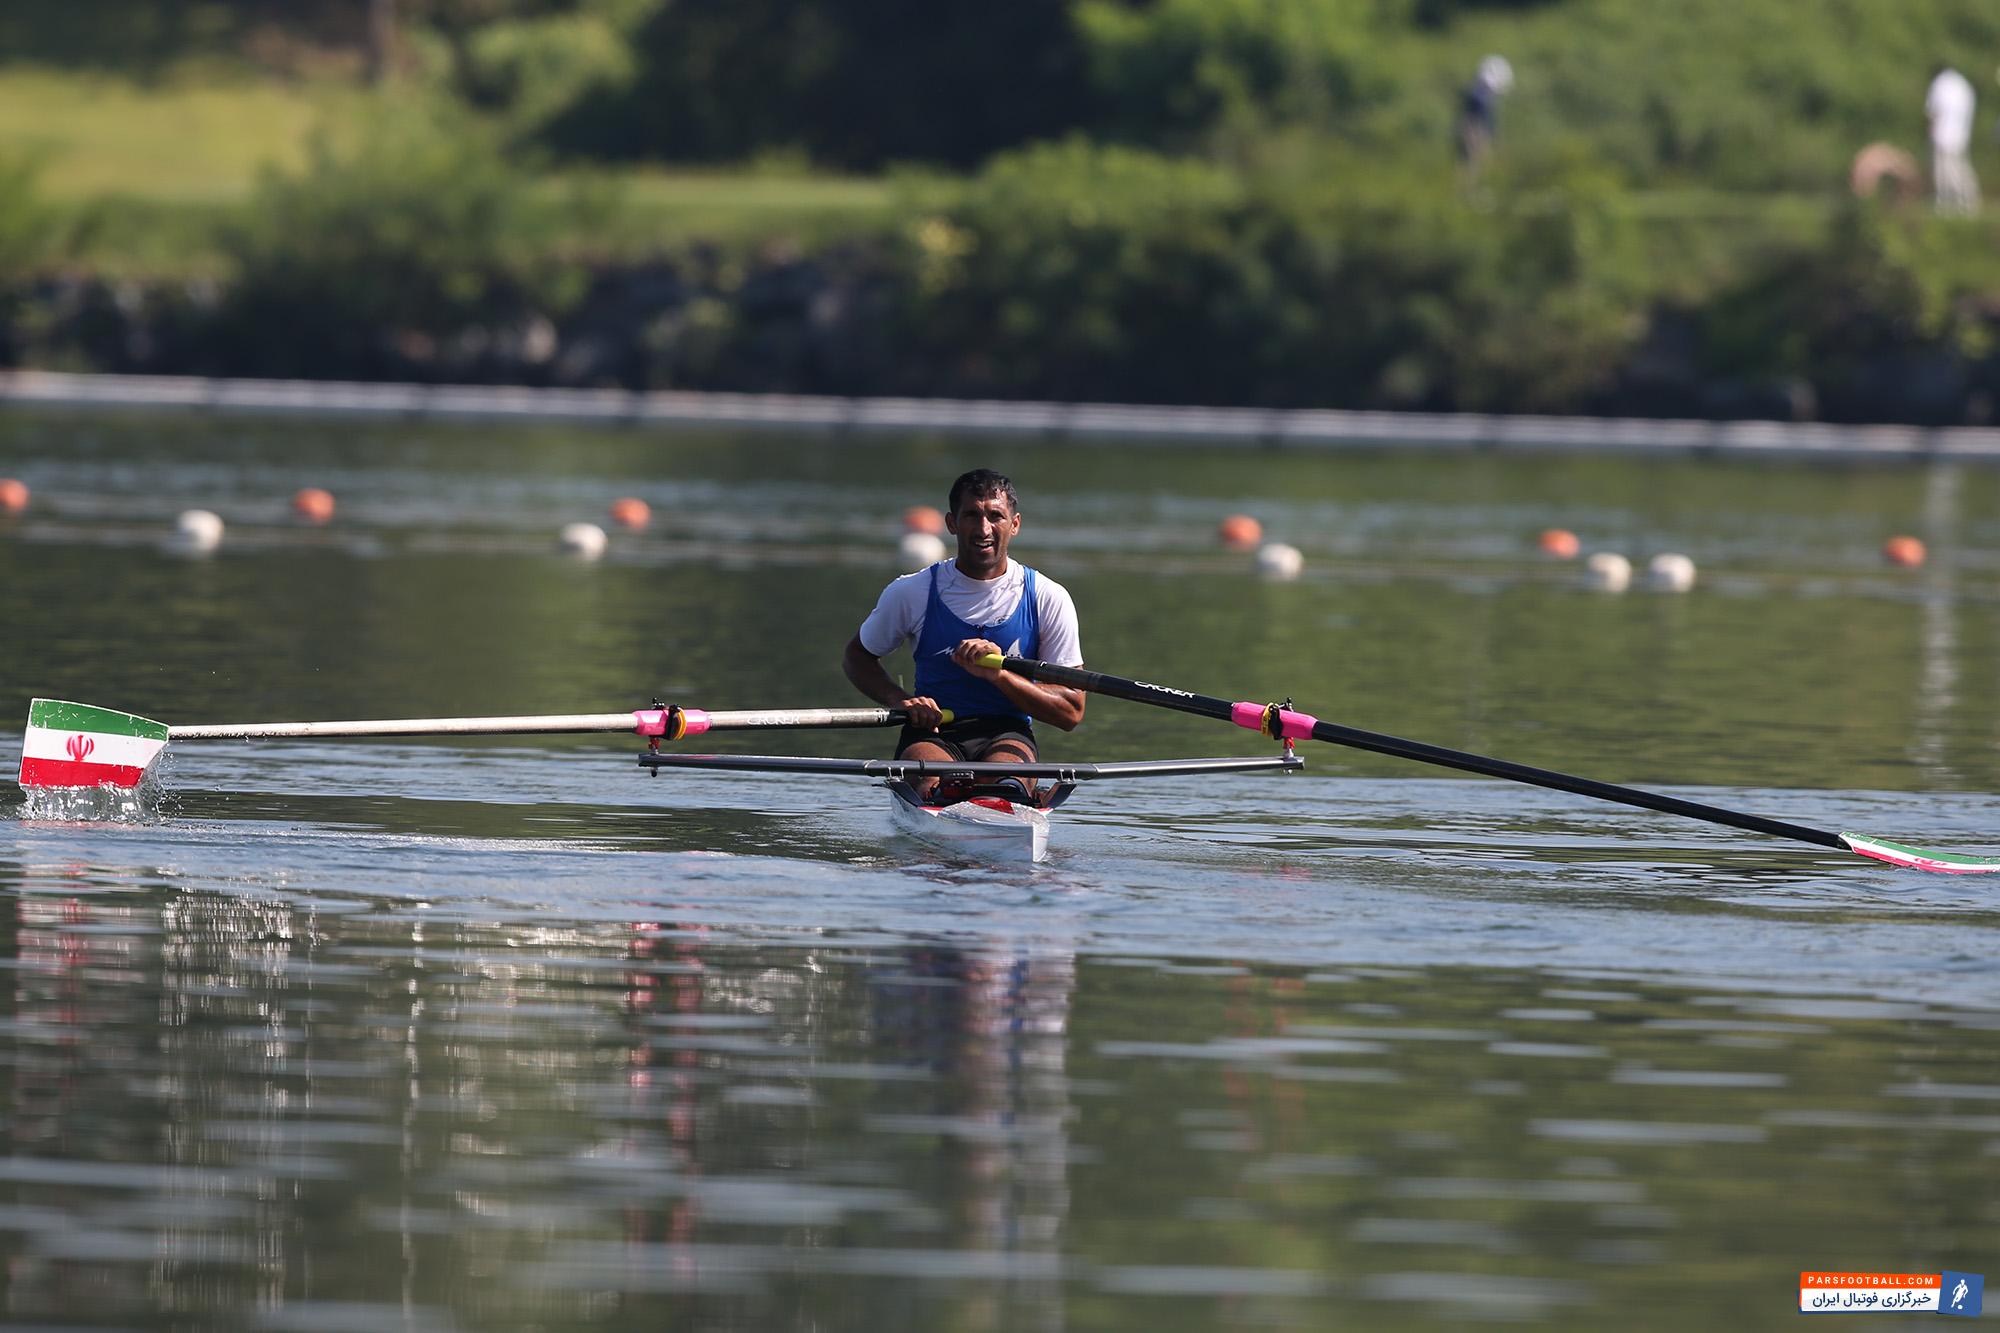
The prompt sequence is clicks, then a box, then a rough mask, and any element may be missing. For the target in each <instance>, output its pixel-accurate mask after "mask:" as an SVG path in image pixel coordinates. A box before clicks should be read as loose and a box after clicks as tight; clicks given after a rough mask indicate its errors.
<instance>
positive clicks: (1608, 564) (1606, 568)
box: [1583, 551, 1632, 592]
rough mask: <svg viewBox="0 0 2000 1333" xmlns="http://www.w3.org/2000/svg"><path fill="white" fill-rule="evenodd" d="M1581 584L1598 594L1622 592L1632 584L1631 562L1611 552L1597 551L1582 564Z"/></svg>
mask: <svg viewBox="0 0 2000 1333" xmlns="http://www.w3.org/2000/svg"><path fill="white" fill-rule="evenodd" d="M1583 583H1584V586H1585V587H1587V588H1595V589H1597V590H1598V591H1599V592H1624V591H1625V589H1626V588H1628V587H1630V586H1631V584H1632V562H1631V561H1630V560H1627V559H1626V558H1625V557H1624V556H1622V555H1618V554H1617V553H1615V552H1612V551H1599V552H1597V554H1595V555H1593V556H1591V557H1590V559H1588V560H1586V561H1584V562H1583Z"/></svg>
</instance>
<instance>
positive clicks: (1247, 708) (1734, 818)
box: [981, 653, 2000, 874]
mask: <svg viewBox="0 0 2000 1333" xmlns="http://www.w3.org/2000/svg"><path fill="white" fill-rule="evenodd" d="M981 665H982V666H989V667H1000V668H1004V669H1005V670H1008V671H1012V672H1014V673H1016V674H1017V675H1022V676H1026V677H1027V678H1028V679H1029V680H1038V681H1044V682H1046V683H1048V684H1050V685H1066V686H1068V687H1069V688H1071V689H1076V690H1088V691H1090V692H1091V693H1093V694H1108V695H1110V696H1112V697H1113V698H1117V699H1130V700H1132V701H1133V702H1135V703H1142V704H1153V705H1155V706H1156V707H1160V708H1171V709H1174V710H1176V711H1177V712H1182V713H1194V714H1196V715H1197V716H1200V717H1212V718H1216V719H1219V720H1220V721H1223V722H1233V723H1235V724H1236V725H1237V726H1239V727H1247V728H1249V729H1250V730H1251V731H1257V732H1262V733H1263V734H1264V735H1266V736H1270V737H1272V738H1273V739H1276V740H1304V739H1311V740H1316V741H1329V742H1331V743H1332V744H1334V745H1348V746H1352V747H1354V748H1355V749H1357V750H1372V751H1374V752H1376V753H1377V754H1393V755H1397V756H1399V757H1401V758H1404V759H1414V760H1416V761H1417V762H1418V763H1423V764H1439V765H1442V766H1443V767H1445V768H1456V769H1462V770H1464V771H1465V772H1468V773H1484V774H1486V775H1487V776H1488V777H1495V778H1506V779H1508V780H1510V781H1513V782H1528V783H1533V784H1534V785H1535V786H1537V787H1553V788H1554V789H1555V790H1557V791H1567V792H1574V793H1576V794H1577V795H1579V796H1591V797H1595V798H1597V799H1598V800H1601V801H1618V802H1620V803H1622V804H1625V805H1636V806H1639V807H1641V808H1643V809H1647V810H1659V811H1663V812H1665V813H1666V814H1670V815H1684V816H1686V817H1687V818H1689V819H1702V820H1706V821H1708V822H1709V823H1711V824H1728V825H1730V826H1732V827H1734V828H1740V829H1748V830H1750V831H1751V832H1753V833H1768V834H1771V835H1772V836H1773V837H1779V838H1793V839H1796V840H1797V841H1799V842H1810V843H1815V844H1817V845H1818V846H1821V847H1831V848H1834V849H1835V850H1837V851H1851V852H1858V853H1860V854H1861V855H1862V856H1872V857H1874V858H1875V859H1876V860H1878V861H1887V862H1889V863H1890V864H1892V865H1899V866H1906V867H1909V868H1910V869H1913V870H1937V871H1943V872H1945V873H1948V874H1977V873H1981V872H1985V871H2000V857H1988V856H1961V855H1958V854H1957V853H1953V852H1928V851H1924V850H1923V849H1922V848H1918V847H1909V846H1905V845H1904V844H1902V843H1899V842H1888V841H1885V840H1884V839H1881V838H1869V837H1863V836H1862V835H1860V834H1857V833H1830V832H1828V831H1827V830H1825V829H1816V828H1809V827H1807V826H1806V825H1804V824H1792V823H1787V822H1786V821H1785V820H1782V819H1766V818H1765V817H1764V816H1762V815H1752V814H1745V813H1744V812H1742V811H1740V810H1725V809H1723V808H1722V807H1721V806H1719V805H1704V804H1703V803H1702V802H1700V801H1684V800H1681V799H1680V798H1679V797H1677V796H1661V795H1659V794H1658V793H1656V792H1650V791H1641V790H1639V789H1638V788H1636V787H1621V786H1618V785H1617V784H1616V783H1611V782H1597V781H1595V780H1593V779H1591V778H1580V777H1576V776H1574V775H1572V774H1569V773H1558V772H1555V771H1554V770H1552V769H1547V768H1532V767H1530V766H1529V765H1527V764H1516V763H1513V762H1511V761H1509V760H1506V759H1489V758H1487V757H1486V756H1485V755H1478V754H1469V753H1467V752H1466V751H1464V750H1448V749H1446V748H1445V747H1443V746H1441V745H1428V744H1425V743H1424V742H1423V741H1409V740H1404V739H1403V738H1402V737H1400V736H1388V735H1384V734H1383V733H1381V732H1379V731H1363V730H1361V729H1360V728H1359V727H1344V726H1342V725H1340V724H1339V723H1337V722H1322V721H1321V720H1320V719H1318V718H1316V717H1313V716H1312V715H1311V714H1309V713H1301V712H1297V711H1295V710H1293V709H1290V708H1284V707H1280V706H1279V705H1277V704H1259V703H1232V702H1230V701H1229V700H1227V699H1217V698H1213V697H1211V696H1209V695H1206V694H1191V693H1189V692H1188V691H1186V690H1176V689H1170V688H1168V687H1167V686H1165V685H1149V684H1147V683H1146V682H1144V681H1138V680H1126V679H1124V678H1123V677H1121V676H1107V675H1105V674H1104V673H1103V672H1101V671H1085V670H1083V669H1081V668H1079V667H1065V666H1057V665H1055V664H1054V663H1052V662H1038V661H1035V660H1034V659H1033V658H1027V657H1002V656H1000V654H998V653H989V654H987V655H986V656H985V657H984V658H983V659H981Z"/></svg>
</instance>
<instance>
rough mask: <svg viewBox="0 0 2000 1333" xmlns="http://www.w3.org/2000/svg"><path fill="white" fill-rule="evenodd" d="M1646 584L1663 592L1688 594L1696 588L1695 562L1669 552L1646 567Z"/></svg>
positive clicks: (1655, 558)
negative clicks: (1690, 589) (1689, 590)
mask: <svg viewBox="0 0 2000 1333" xmlns="http://www.w3.org/2000/svg"><path fill="white" fill-rule="evenodd" d="M1646 582H1647V583H1648V584H1649V585H1650V586H1652V587H1654V588H1657V589H1658V590H1659V591H1661V592H1686V591H1687V590H1688V589H1689V588H1692V587H1693V586H1694V561H1692V560H1690V559H1688V558H1687V557H1686V556H1684V555H1680V554H1678V553H1676V552H1672V551H1669V552H1668V553H1667V554H1665V555H1656V556H1654V557H1653V561H1652V563H1651V564H1649V565H1647V566H1646Z"/></svg>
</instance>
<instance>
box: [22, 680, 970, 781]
mask: <svg viewBox="0 0 2000 1333" xmlns="http://www.w3.org/2000/svg"><path fill="white" fill-rule="evenodd" d="M946 720H947V721H949V720H950V714H949V713H947V714H946ZM903 721H904V715H903V712H902V710H901V709H896V708H779V709H741V710H735V711H729V712H710V711H707V710H705V709H700V708H681V707H678V706H674V707H666V708H641V709H637V710H635V711H633V712H629V713H556V714H546V715H541V716H529V717H408V718H392V719H388V720H384V721H375V722H225V723H214V724H204V725H201V726H189V727H170V726H167V725H166V724H164V723H160V722H154V721H152V720H151V719H149V718H143V717H138V716H135V715H134V714H131V713H120V712H116V711H114V710H113V709H109V708H98V707H95V706H94V705H91V704H77V703H68V702H65V701H64V700H61V699H36V700H34V701H32V702H31V703H30V704H29V705H28V730H27V734H26V735H25V736H24V737H23V738H22V743H21V777H20V782H21V785H22V786H23V787H25V788H28V789H29V790H31V791H32V790H35V789H37V788H44V787H136V786H138V785H139V783H140V781H141V780H142V779H143V778H144V777H145V776H146V771H147V769H148V768H150V767H151V766H152V764H153V761H154V760H156V759H158V758H159V757H160V752H161V751H162V750H164V749H165V748H166V745H167V742H168V741H219V740H260V739H280V738H297V737H311V736H508V735H521V736H524V735H534V734H548V733H556V732H580V731H622V732H626V733H628V734H631V735H635V736H647V737H657V738H659V739H660V740H668V741H677V740H681V739H683V738H685V737H688V736H699V735H701V734H702V733H704V732H709V731H757V730H774V729H779V728H794V727H893V726H900V725H901V724H902V723H903Z"/></svg>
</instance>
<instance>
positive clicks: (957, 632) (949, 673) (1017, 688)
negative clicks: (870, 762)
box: [841, 468, 1084, 791]
mask: <svg viewBox="0 0 2000 1333" xmlns="http://www.w3.org/2000/svg"><path fill="white" fill-rule="evenodd" d="M945 527H946V529H947V530H948V531H949V532H950V533H951V534H952V535H953V536H954V537H956V538H957V539H958V555H957V557H956V558H955V559H952V560H941V561H939V562H938V563H937V564H935V565H932V566H930V567H929V568H927V569H920V570H918V571H917V572H916V573H914V574H905V575H903V577H901V578H899V579H896V580H895V581H893V582H892V583H890V584H889V586H888V587H886V588H884V589H883V590H882V596H881V598H880V599H879V600H877V602H876V603H875V609H874V611H873V612H871V613H870V614H869V616H868V618H867V619H866V620H865V621H863V622H862V625H861V629H860V631H859V632H858V633H857V634H856V635H855V636H854V637H853V638H852V639H851V640H849V641H848V644H847V650H846V652H845V653H843V654H842V657H841V669H842V670H843V671H845V672H846V673H847V678H848V680H850V681H852V682H853V683H854V686H855V688H856V689H858V690H860V691H861V692H862V693H863V694H865V695H867V696H868V697H869V698H871V699H873V700H875V701H876V702H877V703H880V704H884V705H887V706H888V707H891V708H900V709H902V710H903V711H904V712H905V713H907V714H908V715H909V720H908V722H907V724H906V725H905V726H904V728H903V734H902V736H901V737H900V738H899V740H898V742H897V748H896V753H897V755H898V756H899V757H902V758H909V759H931V760H939V761H948V760H973V761H986V762H992V763H1025V762H1028V761H1031V760H1033V759H1034V758H1035V757H1036V756H1037V754H1038V752H1039V751H1038V748H1037V745H1036V742H1035V731H1034V724H1035V723H1036V722H1046V723H1048V724H1049V725H1051V726H1055V727H1060V728H1062V729H1063V730H1064V731H1070V730H1072V729H1074V728H1075V727H1076V725H1077V724H1078V723H1079V722H1081V721H1083V702H1084V696H1083V692H1082V691H1081V690H1073V689H1069V688H1067V687H1065V686H1061V685H1043V684H1039V683H1037V682H1035V681H1031V680H1029V679H1028V678H1027V677H1025V676H1018V675H1014V674H1012V673H1010V672H1005V671H999V670H996V669H994V668H992V667H987V666H981V665H979V659H980V658H981V657H982V656H984V655H986V654H988V653H1001V654H1003V655H1005V656H1009V657H1035V658H1040V659H1041V660H1043V661H1046V662H1055V663H1058V664H1060V665H1062V666H1082V665H1083V651H1082V648H1081V646H1080V644H1079V641H1078V636H1077V625H1076V605H1075V603H1074V602H1072V601H1071V600H1070V595H1069V593H1068V591H1067V590H1066V589H1064V588H1063V586H1062V585H1061V584H1059V583H1057V582H1056V581H1055V580H1054V579H1051V578H1047V577H1044V576H1043V575H1042V574H1041V573H1040V572H1039V571H1037V570H1033V569H1030V568H1028V567H1027V566H1026V565H1023V564H1020V563H1018V562H1016V561H1013V560H1010V559H1009V558H1008V556H1007V548H1008V544H1009V543H1011V542H1012V541H1013V540H1014V537H1015V535H1016V534H1017V533H1019V532H1020V530H1021V510H1020V506H1019V503H1018V501H1017V499H1016V497H1015V494H1014V483H1013V482H1011V481H1009V480H1008V479H1007V478H1006V477H1004V476H1002V475H1000V474H999V473H998V472H993V471H990V470H988V469H985V468H980V469H977V470H975V471H972V472H968V473H966V474H965V475H964V476H962V477H960V478H959V479H958V480H957V481H955V482H953V483H952V487H951V495H950V498H949V508H948V509H947V510H946V512H945ZM910 642H914V643H915V648H914V650H913V652H914V657H915V665H916V683H915V685H914V687H913V688H911V689H909V690H905V689H904V688H903V687H902V686H901V685H899V684H897V683H896V680H895V679H894V678H893V677H892V676H890V674H889V672H888V670H887V669H886V668H885V667H884V666H883V665H882V659H883V658H884V657H887V656H888V655H889V654H891V653H893V652H895V651H896V650H897V649H898V648H900V647H902V646H903V645H904V644H905V643H910ZM946 709H949V710H950V711H951V713H952V720H951V721H950V722H945V721H944V720H943V713H944V710H946ZM1016 785H1019V786H1021V787H1022V789H1023V790H1024V791H1025V790H1028V784H1016Z"/></svg>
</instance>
